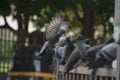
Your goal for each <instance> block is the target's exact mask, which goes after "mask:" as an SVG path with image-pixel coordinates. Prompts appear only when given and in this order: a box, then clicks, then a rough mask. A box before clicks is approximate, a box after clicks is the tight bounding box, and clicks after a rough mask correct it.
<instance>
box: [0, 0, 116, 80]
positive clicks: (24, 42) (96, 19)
mask: <svg viewBox="0 0 120 80" xmlns="http://www.w3.org/2000/svg"><path fill="white" fill-rule="evenodd" d="M114 2H115V1H114V0H110V1H109V0H0V78H1V77H3V76H6V73H7V72H8V71H9V69H10V67H11V58H12V56H13V54H12V52H13V51H14V50H15V49H17V48H19V47H21V46H36V47H38V46H40V45H42V44H43V43H44V39H43V37H44V36H43V32H44V31H45V27H46V24H47V23H49V21H50V20H51V18H52V17H54V16H62V17H63V18H64V20H66V21H69V23H70V25H69V29H68V30H67V32H66V35H67V36H70V37H74V36H76V35H77V34H82V35H84V36H85V37H87V38H90V39H91V40H92V41H93V45H95V44H100V43H102V42H104V41H105V40H106V39H108V38H110V37H111V36H112V35H113V23H114ZM0 80H1V79H0ZM3 80H4V79H3Z"/></svg>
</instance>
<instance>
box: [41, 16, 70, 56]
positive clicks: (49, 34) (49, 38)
mask: <svg viewBox="0 0 120 80" xmlns="http://www.w3.org/2000/svg"><path fill="white" fill-rule="evenodd" d="M68 25H69V24H68V22H66V21H64V20H63V19H62V18H61V17H53V18H52V20H51V21H50V23H49V24H48V25H47V27H46V30H45V33H44V35H45V38H46V42H45V44H44V45H43V47H42V48H41V50H40V52H39V56H42V55H43V54H44V53H45V52H46V51H49V50H51V49H52V48H54V46H55V44H56V43H57V42H58V40H59V38H60V37H61V36H62V35H63V34H65V31H66V30H67V28H68Z"/></svg>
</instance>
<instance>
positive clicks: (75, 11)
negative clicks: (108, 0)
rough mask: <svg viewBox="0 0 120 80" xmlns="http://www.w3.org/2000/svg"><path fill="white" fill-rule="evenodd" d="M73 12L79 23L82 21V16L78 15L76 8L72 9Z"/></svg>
mask: <svg viewBox="0 0 120 80" xmlns="http://www.w3.org/2000/svg"><path fill="white" fill-rule="evenodd" d="M74 13H75V15H76V17H77V18H78V19H79V20H80V21H81V23H83V18H81V17H80V14H79V13H78V11H77V10H76V9H74Z"/></svg>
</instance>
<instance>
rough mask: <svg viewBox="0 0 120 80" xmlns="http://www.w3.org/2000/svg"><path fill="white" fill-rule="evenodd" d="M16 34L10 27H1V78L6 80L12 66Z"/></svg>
mask: <svg viewBox="0 0 120 80" xmlns="http://www.w3.org/2000/svg"><path fill="white" fill-rule="evenodd" d="M15 41H16V36H15V35H14V34H13V33H12V32H11V31H10V30H8V29H0V80H5V79H3V78H5V76H6V73H7V72H8V71H9V69H10V67H11V57H12V50H13V46H14V43H15Z"/></svg>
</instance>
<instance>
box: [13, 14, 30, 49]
mask: <svg viewBox="0 0 120 80" xmlns="http://www.w3.org/2000/svg"><path fill="white" fill-rule="evenodd" d="M22 17H24V18H22ZM17 20H18V32H17V42H16V45H15V48H19V47H22V46H25V42H26V38H27V36H28V22H29V16H28V15H27V16H26V15H24V16H21V14H18V15H17Z"/></svg>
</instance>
